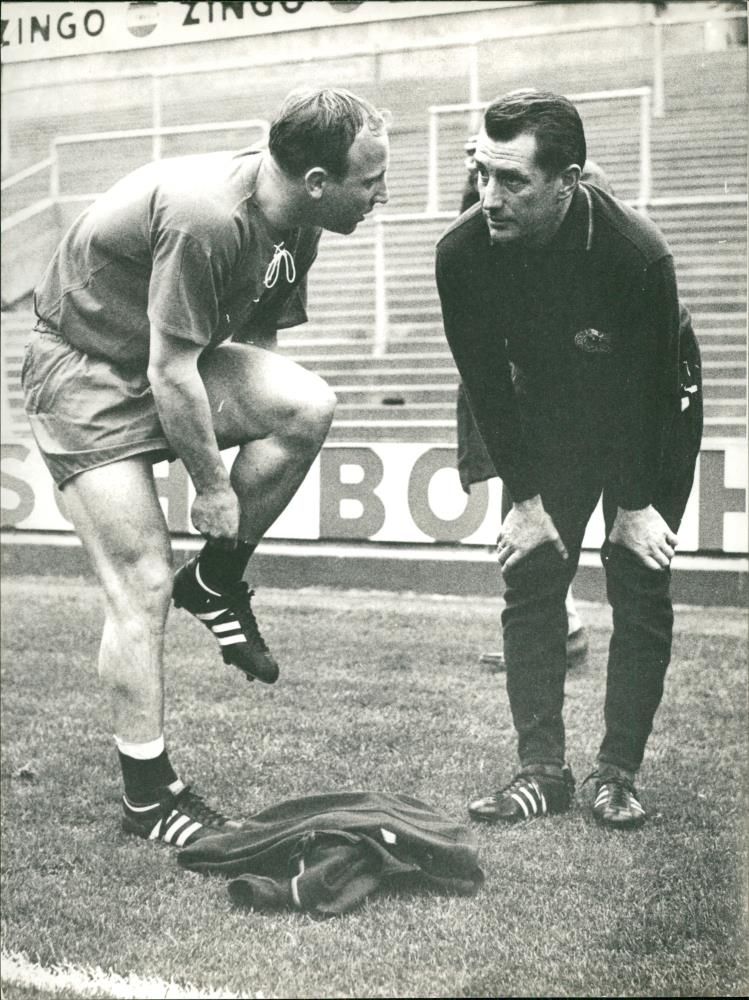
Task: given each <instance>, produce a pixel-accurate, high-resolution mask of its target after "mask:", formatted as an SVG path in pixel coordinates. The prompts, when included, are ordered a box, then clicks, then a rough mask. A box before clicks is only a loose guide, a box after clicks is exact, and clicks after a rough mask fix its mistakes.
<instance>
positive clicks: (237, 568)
mask: <svg viewBox="0 0 749 1000" xmlns="http://www.w3.org/2000/svg"><path fill="white" fill-rule="evenodd" d="M254 551H255V546H254V545H252V544H251V543H250V542H242V541H239V542H237V544H236V546H235V547H234V548H233V549H227V548H225V547H224V546H222V545H219V544H218V543H216V542H206V543H205V545H204V546H203V548H202V549H201V550H200V555H199V556H198V567H199V569H200V582H201V583H202V584H203V585H204V586H205V587H208V589H209V590H215V591H216V592H217V593H219V594H223V593H224V592H225V591H227V590H231V588H232V586H233V584H235V583H237V582H238V581H239V580H241V579H242V576H243V574H244V571H245V570H246V569H247V563H248V562H249V561H250V556H251V555H252V553H253V552H254Z"/></svg>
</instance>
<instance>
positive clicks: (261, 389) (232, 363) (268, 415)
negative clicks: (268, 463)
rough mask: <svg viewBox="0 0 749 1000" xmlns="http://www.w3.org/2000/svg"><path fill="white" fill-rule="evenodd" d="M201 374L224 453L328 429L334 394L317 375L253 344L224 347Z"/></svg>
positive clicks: (204, 359)
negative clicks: (291, 433)
mask: <svg viewBox="0 0 749 1000" xmlns="http://www.w3.org/2000/svg"><path fill="white" fill-rule="evenodd" d="M200 375H201V378H202V379H203V383H204V385H205V388H206V393H207V395H208V401H209V403H210V406H211V415H212V418H213V426H214V429H215V431H216V437H217V439H218V442H219V445H220V447H222V448H228V447H232V446H234V445H239V444H243V443H244V442H246V441H252V440H256V439H258V438H264V437H268V435H270V434H273V433H274V432H278V431H283V430H285V429H292V428H293V425H294V424H296V423H299V422H301V423H305V422H309V423H316V424H317V423H321V424H326V425H327V424H329V422H330V420H331V419H332V415H333V410H334V409H335V402H336V400H335V395H334V394H333V391H332V389H331V388H330V386H328V384H327V383H326V382H324V381H323V379H321V378H320V377H319V376H318V375H315V374H314V372H310V371H307V369H305V368H302V366H301V365H298V364H297V363H296V362H294V361H291V360H290V359H289V358H285V357H283V355H280V354H276V353H275V352H273V351H267V350H264V349H263V348H260V347H255V346H254V345H252V344H222V345H221V346H220V347H218V348H216V349H215V350H214V351H211V352H209V353H206V354H204V355H203V357H202V358H201V360H200Z"/></svg>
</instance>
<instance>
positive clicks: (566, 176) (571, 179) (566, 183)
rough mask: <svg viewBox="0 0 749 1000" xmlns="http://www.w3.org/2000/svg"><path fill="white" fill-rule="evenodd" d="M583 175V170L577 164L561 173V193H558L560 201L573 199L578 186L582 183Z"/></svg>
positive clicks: (572, 164) (571, 165)
mask: <svg viewBox="0 0 749 1000" xmlns="http://www.w3.org/2000/svg"><path fill="white" fill-rule="evenodd" d="M581 173H582V169H581V168H580V167H579V166H578V165H577V164H576V163H571V164H570V165H569V166H568V167H565V169H564V170H563V171H562V172H561V174H560V175H559V180H560V184H559V191H558V192H557V197H558V198H559V200H560V201H566V200H567V198H571V197H572V195H573V194H574V193H575V189H576V188H577V185H578V184H579V183H580V174H581Z"/></svg>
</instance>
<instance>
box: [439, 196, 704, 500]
mask: <svg viewBox="0 0 749 1000" xmlns="http://www.w3.org/2000/svg"><path fill="white" fill-rule="evenodd" d="M437 284H438V288H439V292H440V299H441V302H442V311H443V317H444V325H445V335H446V337H447V340H448V343H449V345H450V348H451V351H452V353H453V356H454V358H455V362H456V365H457V367H458V370H459V372H460V374H461V377H462V380H463V382H464V385H465V389H466V392H467V395H468V398H469V401H470V406H471V410H472V412H473V415H474V418H475V420H476V423H477V425H478V427H479V430H480V432H481V436H482V438H483V441H484V443H485V445H486V448H487V451H488V453H489V455H490V457H491V459H492V462H493V465H494V468H495V470H496V472H497V474H498V475H499V476H500V478H501V479H502V480H503V482H504V483H505V484H506V485H507V487H508V489H509V492H510V494H511V495H512V497H513V499H515V500H523V499H527V498H528V497H531V496H534V495H535V494H536V493H539V492H541V483H542V470H543V467H544V466H545V465H547V464H548V460H549V454H550V452H551V451H552V450H554V451H556V450H557V449H558V442H559V441H560V439H563V440H564V441H565V442H566V443H567V444H569V445H570V446H572V445H574V446H576V447H577V449H578V454H579V455H580V456H582V455H584V454H585V453H586V451H590V449H591V446H592V444H593V442H595V448H596V451H598V452H602V454H601V457H602V458H604V459H605V460H606V463H607V468H608V469H609V471H610V473H611V488H612V492H613V496H614V499H615V500H616V502H617V503H618V504H619V505H620V506H622V507H625V508H630V509H636V508H641V507H645V506H647V505H648V504H650V503H652V502H653V500H654V499H655V496H656V493H657V482H658V479H659V476H660V473H661V460H662V455H663V450H664V444H665V441H666V438H667V436H668V433H669V431H670V429H671V426H672V424H673V422H674V420H675V418H676V417H677V415H678V414H679V413H680V405H681V404H680V397H681V383H682V381H683V379H682V377H681V376H682V375H683V373H682V372H680V358H679V304H678V298H677V291H676V281H675V277H674V268H673V259H672V256H671V253H670V250H669V248H668V246H667V244H666V242H665V240H664V239H663V237H662V236H661V234H660V233H659V231H658V230H657V229H656V227H655V226H654V225H653V224H652V223H651V222H650V221H649V220H648V219H647V218H645V217H644V216H642V215H641V214H639V213H637V212H635V211H634V210H633V209H630V208H629V207H628V206H626V205H624V204H623V203H622V202H620V201H618V200H617V199H616V198H613V197H611V196H609V195H607V194H605V193H604V192H602V191H600V190H598V189H597V188H595V187H593V186H588V185H580V187H579V189H578V191H577V192H576V194H575V196H574V197H573V200H572V204H571V206H570V209H569V211H568V213H567V216H566V218H565V220H564V222H563V224H562V226H561V228H560V230H559V232H558V233H557V234H556V236H555V238H554V239H553V240H552V242H551V244H549V245H548V246H547V247H545V248H543V249H542V250H540V251H535V252H534V251H529V250H522V249H519V248H517V247H512V246H508V247H501V246H492V245H491V244H490V241H489V235H488V231H487V227H486V223H485V221H484V218H483V215H482V213H481V208H480V206H479V205H477V206H475V207H474V208H473V209H471V210H469V211H468V212H466V213H465V214H464V215H462V216H461V217H460V218H459V219H458V220H457V221H456V222H455V223H454V224H453V225H452V226H451V227H450V228H449V229H448V230H447V232H446V233H445V234H444V235H443V236H442V238H441V239H440V241H439V243H438V247H437ZM692 339H693V338H692ZM692 357H693V359H694V350H693V349H692Z"/></svg>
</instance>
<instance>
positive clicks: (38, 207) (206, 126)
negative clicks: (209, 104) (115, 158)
mask: <svg viewBox="0 0 749 1000" xmlns="http://www.w3.org/2000/svg"><path fill="white" fill-rule="evenodd" d="M252 128H257V129H259V130H260V141H261V142H265V141H266V140H267V138H268V132H269V130H270V125H269V123H268V121H267V119H265V118H246V119H240V120H238V121H227V122H205V123H203V124H199V125H168V126H166V125H161V126H158V127H157V128H136V129H118V130H114V131H109V132H85V133H81V134H80V135H63V136H58V137H57V138H55V139H53V140H52V142H51V144H50V146H51V153H50V156H48V157H47V159H45V160H40V161H39V163H35V164H33V165H32V166H30V167H27V168H26V169H25V170H21V171H20V172H19V173H17V174H14V175H13V176H12V177H8V178H7V179H6V180H4V181H3V182H2V191H3V192H5V191H8V190H10V189H11V188H12V187H15V185H17V184H21V183H22V182H23V181H25V180H28V178H29V177H33V176H34V175H35V174H37V173H40V172H41V171H42V170H49V196H48V197H47V198H45V199H42V200H41V201H38V202H35V203H34V204H33V205H29V206H28V207H27V208H24V209H21V210H20V211H19V212H15V213H14V214H13V215H11V216H9V217H8V218H7V219H3V221H2V226H1V227H0V229H1V230H2V232H7V231H8V230H10V229H13V228H14V227H15V226H17V225H19V224H20V223H22V222H24V221H26V220H27V219H29V218H33V216H34V215H37V214H38V213H39V212H42V211H44V210H45V209H46V208H48V207H49V205H50V201H51V202H52V203H58V204H59V203H62V202H65V201H70V200H84V201H85V200H90V199H92V198H96V197H98V195H97V194H90V195H89V194H87V195H72V196H70V195H61V194H60V154H59V150H60V148H61V147H62V146H76V145H85V144H87V143H94V142H115V141H117V140H118V139H145V138H149V137H150V138H151V139H152V144H151V159H152V160H154V161H155V160H159V159H161V153H162V142H161V140H162V137H163V136H167V135H193V134H206V133H209V132H230V131H232V130H234V129H242V130H246V129H252Z"/></svg>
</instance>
